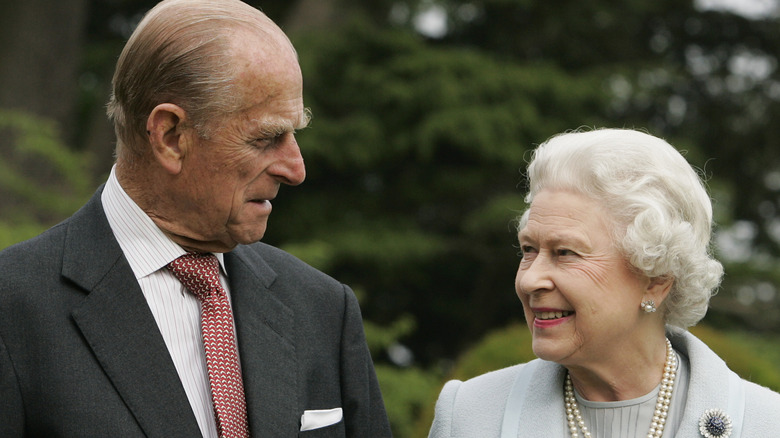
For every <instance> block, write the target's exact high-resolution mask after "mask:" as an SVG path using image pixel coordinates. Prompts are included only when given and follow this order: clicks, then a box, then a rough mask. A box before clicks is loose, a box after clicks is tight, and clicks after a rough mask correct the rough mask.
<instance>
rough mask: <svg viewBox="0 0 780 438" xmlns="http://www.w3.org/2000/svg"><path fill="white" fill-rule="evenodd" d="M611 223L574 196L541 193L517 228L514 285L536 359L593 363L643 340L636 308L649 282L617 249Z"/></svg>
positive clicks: (586, 201)
mask: <svg viewBox="0 0 780 438" xmlns="http://www.w3.org/2000/svg"><path fill="white" fill-rule="evenodd" d="M613 227H614V225H613V224H612V223H611V222H610V221H609V218H608V217H607V216H606V213H605V211H604V210H603V209H602V208H601V206H600V205H599V204H598V203H597V202H595V201H593V200H591V199H590V198H588V197H585V196H583V195H580V194H577V193H573V192H569V191H557V190H556V191H550V190H542V191H541V192H540V193H539V194H537V195H536V197H535V198H534V200H533V202H532V203H531V207H530V211H529V216H528V222H527V223H526V225H525V227H524V228H523V229H522V230H520V232H519V233H518V239H519V242H520V247H521V249H522V251H523V258H522V260H521V261H520V267H519V269H518V270H517V278H516V280H515V289H516V291H517V296H518V297H519V298H520V301H522V303H523V310H524V312H525V318H526V321H527V323H528V327H529V328H530V329H531V333H532V336H533V350H534V353H535V354H536V355H537V356H538V357H540V358H542V359H545V360H550V361H554V362H557V363H559V364H562V365H572V366H588V364H590V363H593V362H598V361H599V360H604V359H605V358H614V354H619V353H620V352H625V351H630V347H631V342H635V341H637V340H638V339H639V340H641V336H642V333H641V331H642V329H640V327H643V325H642V324H640V322H641V314H640V307H639V305H640V303H641V301H642V298H643V295H644V293H645V290H646V289H647V288H648V285H649V283H650V282H649V280H648V279H647V278H646V277H644V276H643V275H641V274H638V273H637V272H635V271H634V270H632V269H631V268H630V265H629V263H628V262H627V261H626V260H624V258H623V256H622V255H621V254H620V253H619V251H618V250H617V249H616V248H615V246H614V245H613V243H612V237H611V233H610V231H611V230H612V228H613Z"/></svg>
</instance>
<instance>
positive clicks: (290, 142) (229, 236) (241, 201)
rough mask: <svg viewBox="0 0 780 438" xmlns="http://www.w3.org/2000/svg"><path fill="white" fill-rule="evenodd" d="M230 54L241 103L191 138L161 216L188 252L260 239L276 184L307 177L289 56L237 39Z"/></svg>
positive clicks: (299, 84) (299, 101) (299, 100)
mask: <svg viewBox="0 0 780 438" xmlns="http://www.w3.org/2000/svg"><path fill="white" fill-rule="evenodd" d="M284 49H287V50H284ZM235 51H236V52H237V54H238V57H237V59H238V61H237V62H238V63H239V69H238V70H239V72H240V73H239V74H238V82H237V87H236V90H237V91H238V92H240V93H242V97H243V100H244V102H245V105H243V107H242V109H241V110H240V111H238V112H235V113H232V114H229V115H226V116H223V117H221V118H219V119H216V120H213V121H210V122H209V126H208V128H209V132H210V134H209V136H208V138H203V137H200V136H196V135H193V136H192V138H193V140H192V144H191V147H190V148H189V153H188V154H187V155H185V157H184V159H183V162H182V173H181V175H180V176H181V179H180V180H179V182H178V183H177V187H178V190H177V191H178V192H179V193H180V195H181V196H180V198H181V199H178V200H176V204H177V208H176V211H177V214H178V215H179V217H178V218H168V219H169V221H171V222H173V223H174V224H175V226H174V227H172V229H169V230H168V231H169V232H170V233H172V234H173V235H174V236H173V237H174V240H177V241H179V243H180V244H182V246H184V247H185V248H188V249H195V250H207V251H227V250H230V249H232V248H233V247H234V246H235V245H236V244H248V243H253V242H256V241H258V240H260V239H261V238H262V237H263V235H264V234H265V229H266V226H267V222H268V216H269V215H270V214H271V200H273V199H274V198H275V197H276V195H277V193H278V191H279V186H280V184H281V183H284V184H288V185H298V184H300V183H301V182H303V180H304V178H305V176H306V171H305V167H304V164H303V157H302V156H301V151H300V149H299V147H298V143H297V142H296V140H295V130H296V129H301V128H303V127H305V125H306V123H307V121H308V117H307V114H306V112H305V110H304V106H303V96H302V92H303V80H302V77H301V72H300V68H299V66H298V62H297V60H296V59H295V55H294V53H293V52H292V50H291V49H290V48H289V46H287V47H279V48H276V49H272V48H268V47H263V46H261V45H260V43H258V42H257V41H256V38H245V39H239V42H238V43H237V47H236V48H235ZM269 52H271V53H270V54H269ZM193 131H194V129H193ZM177 237H178V239H177Z"/></svg>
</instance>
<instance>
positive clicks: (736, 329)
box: [0, 0, 780, 437]
mask: <svg viewBox="0 0 780 438" xmlns="http://www.w3.org/2000/svg"><path fill="white" fill-rule="evenodd" d="M154 3H155V1H148V0H61V1H58V2H50V1H48V0H27V1H24V2H3V3H2V4H0V248H3V247H6V246H8V245H11V244H13V243H15V242H18V241H20V240H23V239H26V238H28V237H31V236H34V235H35V234H37V233H39V232H40V231H42V230H44V229H46V228H47V227H50V226H51V225H53V224H55V223H56V222H58V221H60V220H62V219H64V218H65V217H67V216H68V215H70V214H71V213H72V212H73V211H75V209H77V208H78V207H79V206H80V205H81V203H82V202H83V201H84V200H85V199H87V198H88V197H89V196H90V194H91V193H92V192H93V191H94V190H95V188H96V187H97V186H98V185H99V184H100V183H101V182H102V181H103V180H104V179H105V177H106V175H107V174H108V171H109V169H110V166H111V164H112V161H113V158H112V151H113V143H114V139H113V131H112V128H111V127H110V126H109V124H108V122H107V121H106V118H105V115H104V105H105V102H106V100H107V98H108V93H109V91H108V90H109V87H110V80H111V74H112V72H113V66H114V63H115V61H116V58H117V56H118V54H119V51H120V50H121V47H122V45H123V44H124V41H125V39H126V38H127V36H128V35H129V33H130V32H131V31H132V29H133V27H134V25H135V24H136V23H137V22H138V21H139V20H140V18H141V17H142V15H143V13H144V12H145V11H146V10H148V8H150V7H151V6H153V4H154ZM249 3H251V4H253V5H255V6H258V7H260V8H261V9H263V10H264V11H265V12H266V13H267V14H268V15H269V16H270V17H271V18H272V19H274V20H275V21H276V22H278V23H279V24H280V25H281V26H282V27H283V28H284V29H285V31H286V32H287V33H288V34H289V35H290V37H291V39H292V40H293V42H294V44H295V46H296V47H297V49H298V53H299V56H300V60H301V65H302V68H303V72H304V82H305V96H304V97H305V101H306V105H307V106H309V107H310V108H311V109H312V112H313V116H314V117H313V122H312V124H311V127H310V128H308V129H306V130H304V131H303V132H301V133H300V134H299V143H300V145H301V147H302V150H303V153H304V157H305V158H306V162H307V164H308V166H307V171H308V177H307V181H306V182H305V183H304V184H303V185H302V186H300V187H296V188H294V189H284V190H283V193H282V194H281V196H280V197H279V198H278V199H277V200H276V201H275V202H274V203H275V206H274V214H273V215H272V217H271V223H270V226H269V231H268V233H267V234H266V237H265V239H264V240H265V241H267V242H268V243H271V244H274V245H277V246H280V247H282V248H284V249H287V250H289V251H290V252H292V253H294V254H296V255H298V256H300V257H301V258H303V259H304V260H306V261H308V262H309V263H311V264H313V265H315V266H317V267H319V268H321V269H323V270H325V271H326V272H328V273H330V274H332V275H333V276H335V277H336V278H338V279H340V280H342V281H344V282H346V283H348V284H350V285H351V286H353V288H354V289H355V290H356V292H357V293H358V295H359V298H360V300H361V304H362V307H363V312H364V317H365V320H366V331H367V335H368V338H369V342H370V344H371V349H372V353H373V354H374V357H375V360H376V363H377V372H378V374H379V378H380V381H381V384H382V389H383V392H384V396H385V399H386V403H387V406H388V412H389V414H390V419H391V422H392V426H393V429H394V431H395V433H396V435H397V436H399V437H407V436H425V434H426V431H427V428H428V427H429V426H430V421H431V414H432V406H433V403H434V401H435V399H436V395H437V394H438V391H439V389H440V388H441V386H442V384H443V383H444V381H445V380H446V379H448V378H452V377H457V378H468V377H471V376H473V375H477V374H480V373H482V372H485V371H487V370H490V369H495V368H498V367H502V366H506V365H510V364H513V363H517V362H520V361H525V360H528V359H529V358H530V357H531V353H530V351H529V345H528V337H527V330H526V329H525V328H524V325H523V316H522V312H521V308H520V303H519V302H518V300H517V298H516V297H515V294H514V289H513V279H514V273H515V270H516V265H517V262H518V257H517V248H516V247H515V244H514V240H515V232H514V229H513V224H512V221H513V218H514V217H515V216H516V215H517V214H518V212H519V211H521V210H522V208H523V202H522V200H523V196H524V194H525V188H524V187H523V185H522V169H523V168H524V166H525V162H526V161H525V160H526V158H527V157H528V152H529V151H530V150H531V149H532V148H533V147H534V146H535V145H536V144H538V143H540V142H542V141H544V140H545V139H547V138H548V137H550V136H551V135H553V134H556V133H558V132H562V131H565V130H569V129H574V128H577V127H580V126H591V127H594V126H595V127H601V126H611V127H632V128H641V129H646V130H647V131H649V132H650V133H652V134H655V135H658V136H661V137H664V138H666V139H668V140H669V141H670V142H671V143H672V144H674V145H675V146H677V147H678V148H679V149H680V150H683V151H685V153H686V157H687V158H688V160H689V161H690V162H691V163H692V164H694V165H695V166H697V167H698V168H699V169H701V171H702V174H703V175H704V176H705V177H706V178H707V180H708V185H709V188H710V190H711V193H712V197H713V199H714V205H715V212H716V221H717V224H718V226H717V234H716V238H715V244H716V250H717V254H718V257H719V258H720V259H721V260H722V261H723V262H724V264H725V266H726V272H727V275H726V277H725V280H724V283H723V286H722V288H721V290H720V292H719V294H718V295H717V296H716V297H715V298H714V299H713V301H712V306H711V310H710V312H709V313H708V315H707V317H706V318H705V320H704V322H703V324H702V326H701V327H697V328H696V329H695V332H696V334H698V335H700V336H701V337H702V338H703V339H704V340H705V341H706V342H708V343H709V344H710V345H711V346H712V347H713V348H714V349H715V350H716V352H718V353H719V354H721V355H722V356H723V357H724V358H725V359H726V361H727V362H728V363H729V364H730V365H731V366H732V367H733V368H734V369H735V370H737V371H738V372H739V373H740V374H742V375H743V376H744V377H747V378H749V379H751V380H754V381H757V382H759V383H762V384H764V385H766V386H770V387H772V388H774V389H775V390H780V367H778V365H777V364H778V363H780V353H779V352H780V341H778V336H777V335H778V334H779V333H780V297H779V296H778V287H779V286H780V264H779V263H778V258H779V257H780V215H779V213H778V207H780V131H778V130H777V129H775V128H772V126H778V125H779V123H778V122H780V71H778V57H777V54H778V53H780V26H778V24H779V23H778V21H779V17H780V15H779V14H778V5H777V2H776V1H773V0H765V1H762V0H733V1H728V0H630V1H623V2H612V1H608V0H591V1H587V2H583V1H580V0H559V1H555V2H550V1H543V0H374V1H368V0H295V1H290V0H266V1H262V0H259V1H249ZM0 275H2V274H1V273H0Z"/></svg>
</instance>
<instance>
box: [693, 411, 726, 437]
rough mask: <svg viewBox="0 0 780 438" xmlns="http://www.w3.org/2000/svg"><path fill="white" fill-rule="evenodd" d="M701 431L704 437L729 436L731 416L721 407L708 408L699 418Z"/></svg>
mask: <svg viewBox="0 0 780 438" xmlns="http://www.w3.org/2000/svg"><path fill="white" fill-rule="evenodd" d="M699 432H701V435H702V436H703V437H704V438H729V436H730V435H731V418H730V417H729V416H728V415H726V413H725V412H723V411H721V410H720V409H707V410H706V411H705V412H704V414H703V415H702V416H701V418H699Z"/></svg>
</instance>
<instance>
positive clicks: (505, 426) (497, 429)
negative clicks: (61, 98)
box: [430, 129, 780, 438]
mask: <svg viewBox="0 0 780 438" xmlns="http://www.w3.org/2000/svg"><path fill="white" fill-rule="evenodd" d="M528 178H529V182H530V192H529V194H528V196H527V199H526V201H527V202H528V203H529V205H530V207H529V208H528V210H527V211H526V212H525V213H524V214H523V215H522V217H521V218H520V221H519V227H518V239H519V244H520V248H521V249H522V259H521V261H520V267H519V269H518V271H517V278H516V280H515V288H516V290H517V295H518V297H519V298H520V301H521V302H522V304H523V309H524V312H525V319H526V321H527V323H528V328H529V329H530V330H531V333H532V339H533V351H534V354H536V356H538V357H539V359H536V360H534V361H531V362H529V363H527V364H521V365H516V366H513V367H510V368H506V369H503V370H499V371H494V372H491V373H488V374H484V375H482V376H479V377H476V378H474V379H471V380H468V381H466V382H460V381H450V382H448V383H447V384H446V385H445V386H444V388H443V389H442V392H441V394H440V396H439V400H438V402H437V404H436V418H435V419H434V422H433V426H432V428H431V432H430V437H480V438H483V437H498V436H501V437H512V438H516V437H569V436H571V437H591V436H593V437H612V438H618V437H619V438H632V437H660V436H665V437H684V438H689V437H701V436H704V437H707V438H710V437H719V438H725V437H731V438H736V437H749V438H758V437H770V436H780V394H777V393H775V392H772V391H770V390H769V389H767V388H763V387H761V386H758V385H756V384H753V383H750V382H748V381H744V380H742V379H740V378H739V377H738V376H737V375H736V374H734V373H733V372H732V371H730V370H729V369H728V368H727V366H726V364H725V363H724V362H723V360H721V359H720V358H719V357H718V356H716V355H715V353H713V352H712V351H711V350H710V349H709V348H708V347H707V346H706V345H704V344H703V343H702V342H701V341H699V340H698V339H697V338H695V337H694V336H693V335H691V334H690V333H688V332H687V331H686V330H685V329H686V328H687V327H690V326H692V325H694V324H696V323H697V322H698V321H699V320H700V319H701V318H702V317H703V316H704V314H705V312H706V310H707V305H708V301H709V298H710V296H711V295H712V293H713V290H714V289H715V288H716V287H717V286H718V284H719V282H720V278H721V276H722V273H723V268H722V267H721V264H720V263H719V262H717V261H716V260H714V259H713V258H712V256H711V255H710V252H709V243H710V239H711V224H712V206H711V203H710V199H709V197H708V195H707V192H706V191H705V189H704V187H703V185H702V182H701V180H700V179H699V177H698V175H697V174H696V172H695V171H694V170H693V169H692V168H691V166H690V165H689V164H688V163H687V162H686V161H685V159H684V158H683V157H682V156H681V155H680V154H679V153H678V152H677V151H676V150H675V149H674V148H673V147H672V146H670V145H669V144H668V143H666V142H665V141H663V140H661V139H658V138H656V137H653V136H650V135H648V134H644V133H641V132H637V131H632V130H617V129H603V130H595V131H590V132H575V133H567V134H562V135H558V136H556V137H553V138H552V139H550V140H549V141H547V142H546V143H544V144H542V145H540V146H539V147H538V149H537V150H536V151H535V153H534V155H533V160H532V161H531V163H530V165H529V167H528Z"/></svg>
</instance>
